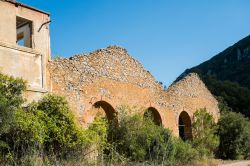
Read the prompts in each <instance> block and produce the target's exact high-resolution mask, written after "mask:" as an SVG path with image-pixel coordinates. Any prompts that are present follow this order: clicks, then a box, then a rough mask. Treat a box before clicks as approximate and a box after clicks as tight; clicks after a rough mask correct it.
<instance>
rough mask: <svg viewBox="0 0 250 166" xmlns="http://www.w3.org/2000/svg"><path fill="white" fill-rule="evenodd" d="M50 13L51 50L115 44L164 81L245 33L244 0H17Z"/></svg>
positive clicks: (249, 12)
mask: <svg viewBox="0 0 250 166" xmlns="http://www.w3.org/2000/svg"><path fill="white" fill-rule="evenodd" d="M20 2H23V3H25V4H28V5H31V6H34V7H37V8H40V9H42V10H45V11H48V12H50V13H51V20H52V23H51V48H52V55H61V56H64V57H69V56H72V55H75V54H79V53H83V52H91V51H94V50H96V49H99V48H105V47H107V46H109V45H119V46H122V47H124V48H126V49H127V50H128V52H129V53H130V54H131V55H132V56H133V57H134V58H136V59H137V60H139V61H140V62H141V63H142V64H143V65H144V67H145V68H146V69H147V70H149V71H150V72H151V73H152V74H153V75H154V76H155V77H156V79H157V80H158V81H162V82H163V83H164V84H165V85H169V84H171V83H172V81H174V80H175V78H176V77H177V76H178V75H180V74H181V73H182V72H183V71H184V70H185V69H187V68H190V67H193V66H195V65H198V64H200V63H201V62H203V61H205V60H208V59H210V58H211V57H212V56H214V55H215V54H217V53H219V52H221V51H223V50H224V49H225V48H227V47H228V46H230V45H232V44H234V43H235V42H237V41H238V40H240V39H241V38H243V37H246V36H247V35H249V34H250V1H249V0H188V1H187V0H157V1H156V0H63V1H59V0H20Z"/></svg>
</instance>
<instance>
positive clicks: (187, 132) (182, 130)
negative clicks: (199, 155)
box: [178, 111, 192, 140]
mask: <svg viewBox="0 0 250 166" xmlns="http://www.w3.org/2000/svg"><path fill="white" fill-rule="evenodd" d="M178 126H179V136H180V137H181V138H182V139H183V140H188V139H192V122H191V117H190V116H189V114H188V113H187V112H186V111H182V112H181V113H180V115H179V119H178Z"/></svg>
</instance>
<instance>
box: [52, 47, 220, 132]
mask: <svg viewBox="0 0 250 166" xmlns="http://www.w3.org/2000/svg"><path fill="white" fill-rule="evenodd" d="M49 70H50V74H51V80H52V87H53V88H52V89H53V92H54V93H56V94H59V95H63V96H65V97H66V98H67V100H68V101H69V103H70V107H71V108H72V110H73V111H74V112H75V113H76V115H77V117H78V118H79V121H80V122H81V123H82V124H83V125H86V124H88V123H90V122H91V121H92V120H93V117H94V116H95V114H96V111H92V110H93V105H94V103H96V102H98V101H106V102H107V103H109V104H110V105H111V106H112V107H113V108H116V107H118V106H120V105H130V106H137V107H142V108H145V109H147V108H149V107H153V108H155V109H156V110H157V111H158V112H159V114H160V116H161V120H162V124H163V125H164V126H165V127H168V128H170V129H171V130H173V132H174V134H176V135H177V134H178V119H179V115H180V113H181V112H182V111H186V112H187V113H188V114H189V116H190V117H192V115H193V113H194V112H195V111H196V109H198V108H204V107H206V108H207V110H208V111H209V112H211V113H212V114H213V115H214V117H215V118H216V119H217V118H218V116H219V111H218V103H217V101H216V100H215V98H214V97H213V96H212V95H211V93H210V92H209V91H208V90H207V88H206V87H205V85H204V83H203V82H202V81H201V80H200V79H199V77H198V76H197V75H196V74H190V75H188V76H186V77H184V78H183V79H181V80H180V81H178V82H177V83H175V84H173V85H171V86H170V88H169V89H168V90H167V91H164V90H163V88H162V86H161V85H160V84H159V83H158V82H157V81H156V80H155V78H154V77H153V76H152V75H151V74H150V73H149V72H148V71H147V70H145V69H144V68H143V66H142V65H141V64H140V63H139V62H138V61H136V60H135V59H133V58H132V57H131V56H130V55H128V53H127V51H126V50H125V49H123V48H120V47H117V46H111V47H108V48H106V49H100V50H97V51H95V52H93V53H90V54H82V55H76V56H74V57H71V58H68V59H55V60H54V61H52V62H51V63H50V65H49ZM142 114H143V112H142ZM118 116H119V112H118Z"/></svg>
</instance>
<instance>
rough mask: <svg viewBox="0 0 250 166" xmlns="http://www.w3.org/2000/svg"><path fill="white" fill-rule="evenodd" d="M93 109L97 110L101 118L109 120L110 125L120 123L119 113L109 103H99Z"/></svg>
mask: <svg viewBox="0 0 250 166" xmlns="http://www.w3.org/2000/svg"><path fill="white" fill-rule="evenodd" d="M93 108H94V109H96V110H97V115H98V114H99V115H100V116H102V117H105V118H107V120H108V121H109V123H111V122H115V123H117V122H118V119H117V112H116V111H115V109H114V108H113V107H112V105H111V104H109V103H108V102H106V101H97V102H95V103H94V104H93Z"/></svg>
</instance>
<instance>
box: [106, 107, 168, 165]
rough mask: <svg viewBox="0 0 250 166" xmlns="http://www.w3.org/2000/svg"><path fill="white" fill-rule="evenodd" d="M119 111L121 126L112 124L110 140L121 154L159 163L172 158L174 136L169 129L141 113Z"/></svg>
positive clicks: (137, 160)
mask: <svg viewBox="0 0 250 166" xmlns="http://www.w3.org/2000/svg"><path fill="white" fill-rule="evenodd" d="M119 109H128V108H124V107H120V108H119ZM126 111H127V112H137V111H135V110H126ZM139 111H140V110H139ZM119 112H120V114H119V115H120V116H119V118H120V119H119V126H111V128H110V130H109V140H111V142H112V146H115V149H116V150H117V152H118V153H119V154H120V155H122V156H124V157H126V158H129V159H130V160H131V161H135V162H145V161H149V162H150V163H157V164H159V163H166V162H168V161H169V160H172V157H173V138H172V136H171V132H170V131H169V130H168V129H165V128H163V127H161V126H157V125H155V124H154V122H153V121H152V120H151V119H149V118H146V119H143V117H142V116H141V115H138V114H133V115H128V114H127V113H124V110H119Z"/></svg>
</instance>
